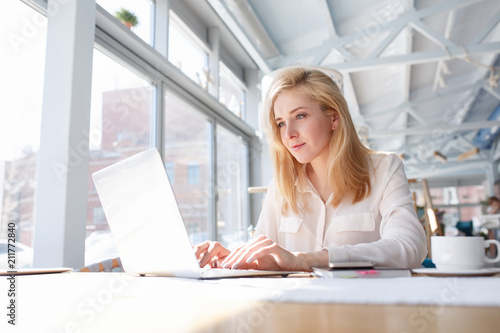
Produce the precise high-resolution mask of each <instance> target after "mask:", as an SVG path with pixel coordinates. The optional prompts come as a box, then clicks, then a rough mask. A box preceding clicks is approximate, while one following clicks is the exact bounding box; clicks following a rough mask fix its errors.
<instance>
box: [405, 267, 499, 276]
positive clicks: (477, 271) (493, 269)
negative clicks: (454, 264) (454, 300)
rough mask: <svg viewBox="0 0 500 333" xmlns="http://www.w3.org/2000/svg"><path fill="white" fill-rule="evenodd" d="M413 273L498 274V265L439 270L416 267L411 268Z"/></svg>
mask: <svg viewBox="0 0 500 333" xmlns="http://www.w3.org/2000/svg"><path fill="white" fill-rule="evenodd" d="M412 272H413V273H416V274H424V275H428V276H492V275H495V274H500V268H498V267H486V268H481V269H470V270H456V271H455V270H453V271H452V270H439V269H437V268H416V269H412Z"/></svg>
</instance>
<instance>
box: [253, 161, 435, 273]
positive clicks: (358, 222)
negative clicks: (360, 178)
mask: <svg viewBox="0 0 500 333" xmlns="http://www.w3.org/2000/svg"><path fill="white" fill-rule="evenodd" d="M371 161H372V165H373V166H374V170H373V172H372V173H371V175H370V180H371V192H370V195H369V196H368V197H366V198H365V199H364V200H363V201H361V202H358V203H356V204H354V205H353V204H352V203H351V201H350V200H349V201H344V202H342V203H341V204H340V205H339V206H338V207H336V208H334V207H333V206H332V205H330V204H329V202H330V201H331V200H332V198H333V195H335V193H333V194H332V195H331V196H330V198H329V199H328V200H327V202H326V203H324V202H323V200H321V197H320V196H319V194H318V192H317V191H316V189H315V188H314V186H313V185H312V183H311V182H310V181H308V183H307V186H306V188H300V187H299V186H298V185H296V186H297V191H298V195H299V196H300V197H301V199H302V200H304V202H306V204H307V207H308V208H309V209H308V210H307V211H306V210H303V211H301V212H299V214H298V215H296V214H294V213H292V212H291V211H289V212H288V213H287V214H286V216H282V215H281V204H280V203H281V202H282V201H283V198H282V196H281V194H280V193H279V191H278V189H277V186H276V184H275V183H274V181H271V184H270V185H269V188H268V192H267V195H266V197H265V200H264V204H263V208H262V212H261V214H260V217H259V221H258V223H257V227H256V234H257V235H265V236H266V237H269V238H270V239H272V240H273V241H274V242H276V243H277V244H278V245H280V246H282V247H284V248H286V249H287V250H289V251H291V252H299V251H300V252H314V251H320V250H321V249H327V250H328V253H329V258H330V262H348V261H368V260H369V261H372V262H374V263H376V264H377V265H379V266H387V267H406V268H416V267H419V266H420V264H421V263H422V261H423V260H424V259H425V257H426V255H427V237H426V234H425V231H424V228H423V227H422V225H421V223H420V222H419V220H418V218H417V215H416V212H415V208H414V206H413V198H412V195H411V193H410V190H409V187H408V179H407V178H406V174H405V171H404V168H403V163H402V162H401V161H400V159H399V158H398V157H397V156H396V155H395V154H382V153H378V154H375V155H371Z"/></svg>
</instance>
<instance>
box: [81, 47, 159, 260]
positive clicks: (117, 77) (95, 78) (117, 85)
mask: <svg viewBox="0 0 500 333" xmlns="http://www.w3.org/2000/svg"><path fill="white" fill-rule="evenodd" d="M155 96H156V93H155V87H154V86H153V85H152V84H151V83H149V82H147V81H146V80H144V79H143V78H141V77H139V76H138V75H136V74H134V73H133V72H131V71H130V70H129V69H127V68H125V67H124V66H122V65H120V64H119V63H118V62H116V61H115V60H113V59H111V58H109V57H108V56H106V55H104V54H103V53H101V52H100V51H98V50H94V65H93V74H92V105H91V118H90V135H89V141H90V142H89V145H90V156H89V182H88V184H89V185H88V189H89V190H88V203H87V242H86V259H85V261H86V264H89V263H93V262H97V261H100V260H103V259H107V258H111V257H117V256H118V254H117V253H116V249H115V247H114V242H113V239H112V238H111V235H110V232H109V226H108V224H107V223H106V222H105V221H104V215H103V211H102V207H101V203H100V201H99V198H98V196H97V192H96V190H95V186H94V183H93V181H92V177H91V176H92V173H93V172H95V171H97V170H100V169H102V168H104V167H106V166H108V165H111V164H113V163H115V162H117V161H119V160H121V159H124V158H126V157H129V156H131V155H133V154H136V153H138V152H140V151H143V150H146V149H148V148H149V147H150V146H151V136H152V133H151V114H152V112H153V110H154V108H155V103H154V100H155Z"/></svg>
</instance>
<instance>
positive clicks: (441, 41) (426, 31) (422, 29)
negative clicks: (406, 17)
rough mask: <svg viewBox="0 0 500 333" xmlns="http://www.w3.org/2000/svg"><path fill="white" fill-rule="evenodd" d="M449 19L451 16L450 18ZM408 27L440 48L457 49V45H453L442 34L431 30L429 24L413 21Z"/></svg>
mask: <svg viewBox="0 0 500 333" xmlns="http://www.w3.org/2000/svg"><path fill="white" fill-rule="evenodd" d="M448 17H449V16H448ZM408 25H409V26H410V27H412V28H413V29H415V30H416V31H418V32H419V33H421V34H422V35H423V36H425V37H426V38H427V39H429V40H430V41H432V42H434V43H435V44H437V45H438V46H442V47H455V46H457V44H455V43H453V42H452V41H450V40H449V39H447V38H446V37H444V36H443V35H442V34H440V33H438V32H436V31H435V30H434V29H431V28H430V27H429V26H428V25H427V24H425V23H424V22H422V21H412V22H409V23H408Z"/></svg>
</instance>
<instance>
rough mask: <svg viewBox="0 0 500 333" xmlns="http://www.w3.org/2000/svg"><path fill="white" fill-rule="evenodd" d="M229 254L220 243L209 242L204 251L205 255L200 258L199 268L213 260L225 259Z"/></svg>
mask: <svg viewBox="0 0 500 333" xmlns="http://www.w3.org/2000/svg"><path fill="white" fill-rule="evenodd" d="M229 253H230V252H229V250H228V249H226V248H225V247H223V246H222V245H221V244H220V243H218V242H211V243H210V244H209V246H208V249H207V250H206V251H205V253H203V256H202V257H201V260H200V267H204V266H205V265H207V264H208V263H209V262H210V261H212V259H213V258H216V259H221V258H224V257H226V256H227V255H228V254H229Z"/></svg>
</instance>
